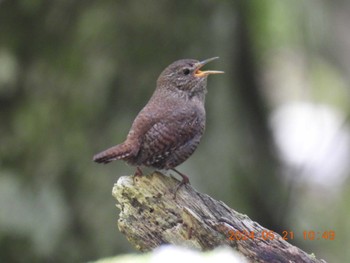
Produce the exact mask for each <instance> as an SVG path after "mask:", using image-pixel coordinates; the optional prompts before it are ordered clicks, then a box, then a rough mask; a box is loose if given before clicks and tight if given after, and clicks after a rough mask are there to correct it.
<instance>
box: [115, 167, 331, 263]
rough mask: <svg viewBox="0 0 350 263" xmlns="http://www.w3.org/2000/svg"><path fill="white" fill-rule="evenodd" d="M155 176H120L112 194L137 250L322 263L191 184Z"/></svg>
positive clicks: (125, 231)
mask: <svg viewBox="0 0 350 263" xmlns="http://www.w3.org/2000/svg"><path fill="white" fill-rule="evenodd" d="M178 184H179V181H177V180H176V179H175V178H172V177H169V176H166V175H163V174H161V173H159V172H154V173H152V174H150V175H146V176H135V177H134V176H122V177H120V178H119V180H118V182H117V183H116V184H115V185H114V187H113V191H112V194H113V196H114V197H115V198H116V200H117V202H118V204H117V207H118V208H119V209H120V214H119V220H118V228H119V230H120V231H121V232H122V233H123V234H124V235H125V236H126V237H127V239H128V240H129V242H130V243H131V244H133V245H134V246H135V248H136V249H138V250H140V251H150V250H152V249H154V248H157V247H159V246H161V245H162V244H174V245H180V246H184V247H187V248H192V249H196V250H201V251H206V250H212V249H214V248H216V247H219V246H229V247H232V248H234V249H235V250H237V251H238V252H239V253H241V254H242V255H243V256H244V257H246V258H247V259H248V261H249V262H266V263H267V262H268V263H271V262H282V263H283V262H286V263H287V262H288V263H291V262H298V263H300V262H306V263H321V262H322V263H325V262H326V261H324V260H318V259H316V257H315V256H314V255H313V254H311V255H309V254H307V253H306V252H304V251H303V250H301V249H300V248H297V247H296V246H293V245H291V244H290V243H288V242H287V241H285V240H284V239H283V238H282V237H281V236H280V235H279V234H278V233H275V232H273V231H271V230H269V229H266V228H264V227H262V226H261V225H259V224H258V223H256V222H254V221H252V220H251V219H250V218H249V217H248V216H247V215H243V214H240V213H238V212H236V211H235V210H233V209H232V208H230V207H228V206H227V205H226V204H225V203H224V202H222V201H217V200H215V199H213V198H211V197H210V196H208V195H206V194H203V193H199V192H197V191H196V190H195V189H193V187H192V186H190V185H185V186H182V187H181V188H180V189H179V190H178V191H177V192H176V196H175V189H176V187H177V185H178Z"/></svg>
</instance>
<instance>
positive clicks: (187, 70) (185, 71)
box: [182, 68, 190, 75]
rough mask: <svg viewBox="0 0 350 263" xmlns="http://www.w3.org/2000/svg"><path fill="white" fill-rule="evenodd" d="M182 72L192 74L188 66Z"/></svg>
mask: <svg viewBox="0 0 350 263" xmlns="http://www.w3.org/2000/svg"><path fill="white" fill-rule="evenodd" d="M182 72H183V73H184V74H185V75H188V74H190V70H189V69H188V68H185V69H184V70H183V71H182Z"/></svg>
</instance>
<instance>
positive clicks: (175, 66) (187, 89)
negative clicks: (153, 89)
mask: <svg viewBox="0 0 350 263" xmlns="http://www.w3.org/2000/svg"><path fill="white" fill-rule="evenodd" d="M215 59H218V57H214V58H209V59H206V60H203V61H198V60H195V59H181V60H178V61H175V62H174V63H172V64H170V65H169V66H168V67H167V68H165V69H164V70H163V72H162V73H161V74H160V76H159V78H158V81H157V84H158V88H159V89H163V90H164V89H171V90H172V91H175V92H177V91H178V92H180V93H186V94H188V95H189V96H190V97H191V96H195V95H196V94H199V95H203V94H205V93H206V83H207V77H208V76H209V75H210V74H221V73H224V72H223V71H217V70H206V71H202V70H201V68H202V67H203V66H204V65H205V64H207V63H208V62H210V61H213V60H215Z"/></svg>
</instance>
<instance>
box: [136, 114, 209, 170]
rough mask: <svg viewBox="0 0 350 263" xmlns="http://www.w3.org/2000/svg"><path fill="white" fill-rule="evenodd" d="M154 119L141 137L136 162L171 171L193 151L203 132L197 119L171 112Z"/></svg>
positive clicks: (199, 120) (196, 115)
mask: <svg viewBox="0 0 350 263" xmlns="http://www.w3.org/2000/svg"><path fill="white" fill-rule="evenodd" d="M174 114H175V115H176V116H175V115H174V116H168V117H167V118H162V119H158V120H157V121H156V122H155V123H153V125H152V126H151V127H150V128H149V129H148V130H147V131H146V132H145V133H144V134H143V136H142V140H141V146H140V152H139V157H138V159H139V162H140V163H142V164H145V165H147V166H154V167H158V168H161V169H162V168H165V169H169V168H173V167H175V166H177V165H178V164H180V163H182V162H183V161H184V160H186V159H187V158H188V157H189V156H190V155H191V154H192V153H193V152H194V150H195V149H196V147H197V145H198V143H199V139H200V137H201V135H202V134H203V131H204V122H203V121H202V120H201V119H200V117H201V116H199V115H198V114H196V112H193V114H185V113H184V114H181V113H179V112H176V113H174Z"/></svg>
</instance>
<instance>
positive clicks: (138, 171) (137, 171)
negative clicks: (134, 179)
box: [134, 166, 143, 176]
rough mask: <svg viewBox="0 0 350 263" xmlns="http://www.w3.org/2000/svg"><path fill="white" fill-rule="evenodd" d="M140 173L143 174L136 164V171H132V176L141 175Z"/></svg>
mask: <svg viewBox="0 0 350 263" xmlns="http://www.w3.org/2000/svg"><path fill="white" fill-rule="evenodd" d="M142 175H143V173H142V170H141V168H140V166H137V167H136V171H135V173H134V176H142Z"/></svg>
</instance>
